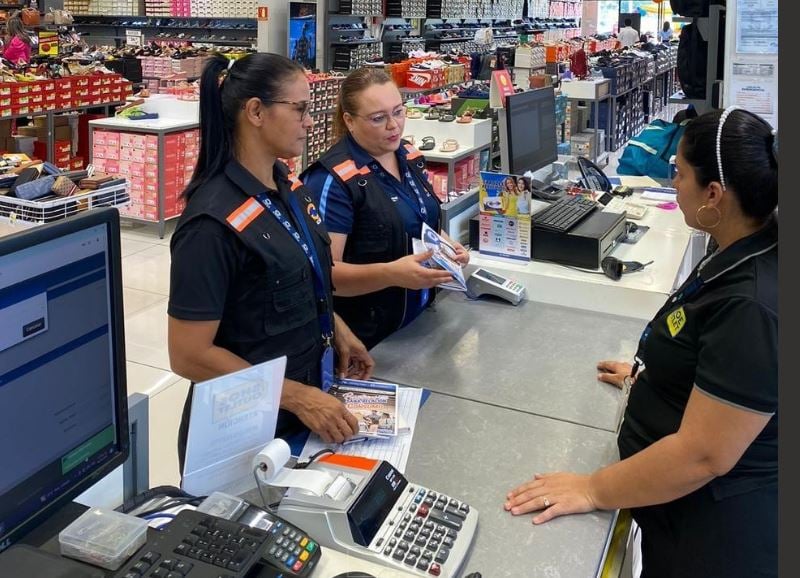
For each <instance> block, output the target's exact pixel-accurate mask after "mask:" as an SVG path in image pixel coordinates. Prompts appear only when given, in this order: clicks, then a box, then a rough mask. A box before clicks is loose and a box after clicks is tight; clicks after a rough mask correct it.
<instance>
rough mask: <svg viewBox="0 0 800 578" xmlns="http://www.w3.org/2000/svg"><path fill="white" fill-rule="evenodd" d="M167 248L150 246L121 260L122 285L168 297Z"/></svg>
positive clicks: (168, 257) (168, 262)
mask: <svg viewBox="0 0 800 578" xmlns="http://www.w3.org/2000/svg"><path fill="white" fill-rule="evenodd" d="M169 264H170V255H169V247H167V246H166V245H152V246H150V247H148V248H147V249H144V250H142V251H139V252H138V253H134V254H133V255H129V256H128V257H124V258H123V259H122V285H123V287H127V288H129V289H139V290H140V291H149V292H151V293H158V294H160V295H164V296H165V297H166V296H168V295H169Z"/></svg>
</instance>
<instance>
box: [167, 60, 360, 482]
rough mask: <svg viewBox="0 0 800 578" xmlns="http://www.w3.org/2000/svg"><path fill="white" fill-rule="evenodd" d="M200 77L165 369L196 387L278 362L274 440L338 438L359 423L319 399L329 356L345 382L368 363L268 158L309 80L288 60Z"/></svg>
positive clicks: (294, 127) (291, 185)
mask: <svg viewBox="0 0 800 578" xmlns="http://www.w3.org/2000/svg"><path fill="white" fill-rule="evenodd" d="M200 82H201V84H200V154H199V156H198V159H197V165H196V167H195V172H194V175H193V176H192V180H191V182H190V183H189V185H188V186H187V188H186V190H185V192H184V195H185V196H186V198H187V206H186V210H185V211H184V213H183V215H181V218H180V220H179V222H178V226H177V227H176V229H175V233H174V235H173V236H172V240H171V243H170V251H171V254H172V265H171V276H170V277H171V278H170V281H171V283H170V297H169V308H168V315H169V323H168V334H169V335H168V340H169V356H170V364H171V366H172V369H173V371H174V372H175V373H177V374H178V375H181V376H183V377H185V378H186V379H189V380H191V381H192V382H197V381H204V380H207V379H211V378H214V377H218V376H220V375H224V374H227V373H231V372H234V371H237V370H240V369H243V368H245V367H248V366H250V365H254V364H258V363H262V362H264V361H267V360H270V359H275V358H277V357H281V356H284V355H285V356H286V357H287V366H286V374H285V379H284V382H283V389H282V394H281V403H280V407H281V411H280V415H279V419H278V426H277V430H276V434H275V435H276V436H277V437H283V438H287V437H291V436H292V435H293V434H295V433H300V432H302V431H306V430H311V431H313V432H315V433H317V434H319V435H320V436H321V437H322V438H323V439H324V440H325V441H326V442H342V441H344V440H345V439H347V438H349V437H350V436H352V435H354V434H355V433H357V432H358V423H357V421H356V419H355V417H353V416H352V415H351V414H350V413H349V412H348V411H347V410H346V408H345V407H344V405H343V404H342V403H340V402H339V401H338V400H336V399H335V398H334V397H333V396H331V395H329V394H328V393H325V391H327V387H329V386H330V383H331V381H332V377H333V373H334V367H333V365H334V353H335V354H336V355H337V356H338V361H337V362H336V363H337V368H336V369H337V370H338V373H340V374H344V375H348V376H352V377H357V378H366V377H369V375H370V374H371V371H372V366H373V362H372V359H371V358H370V356H369V354H368V353H367V351H366V348H365V347H364V345H363V344H362V343H361V342H360V341H358V340H357V339H356V338H355V337H354V336H353V334H352V333H351V332H350V330H349V329H348V328H347V326H346V325H345V324H344V323H343V322H342V321H341V319H339V318H338V317H337V316H335V315H334V314H333V308H332V303H333V301H332V297H331V272H330V269H331V263H332V261H331V256H330V238H329V237H328V234H327V232H326V231H325V227H324V225H323V224H322V221H321V219H320V218H319V216H318V214H317V209H316V206H315V205H314V203H313V202H312V199H311V196H310V194H309V192H308V191H306V190H305V188H304V187H303V185H302V183H301V182H300V181H299V180H297V179H296V178H295V177H294V176H293V175H291V174H290V173H289V170H288V168H287V166H286V165H285V164H284V163H283V162H282V161H280V160H279V159H281V158H292V157H295V156H298V155H300V154H301V153H302V152H303V146H304V143H305V140H306V136H307V133H308V130H309V129H310V128H311V126H312V120H311V117H310V116H309V114H308V112H309V111H308V108H309V102H310V91H309V86H308V81H307V80H306V77H305V74H304V72H303V69H302V68H301V67H300V66H298V65H297V64H296V63H294V62H292V61H291V60H289V59H287V58H285V57H283V56H278V55H275V54H265V53H257V54H250V55H248V56H245V57H244V58H241V59H240V60H228V59H226V58H224V57H222V56H215V57H212V58H211V59H210V60H209V61H208V63H207V64H206V66H205V69H204V71H203V75H202V77H201V81H200ZM191 398H192V391H191V390H190V392H189V396H188V398H187V400H186V404H185V407H184V413H183V418H182V420H181V427H180V431H179V441H178V452H179V458H180V462H181V468H183V462H184V457H185V448H186V437H187V433H188V427H189V410H190V407H191ZM267 441H269V440H264V442H265V443H266V442H267Z"/></svg>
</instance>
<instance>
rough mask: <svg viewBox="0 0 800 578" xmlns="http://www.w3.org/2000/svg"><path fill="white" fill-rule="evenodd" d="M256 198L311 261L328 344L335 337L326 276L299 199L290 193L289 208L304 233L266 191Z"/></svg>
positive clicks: (320, 315)
mask: <svg viewBox="0 0 800 578" xmlns="http://www.w3.org/2000/svg"><path fill="white" fill-rule="evenodd" d="M256 198H257V199H258V200H259V202H261V204H262V205H264V206H265V207H266V208H267V211H269V212H270V213H272V216H273V217H275V218H276V219H277V220H278V222H279V223H280V224H281V225H283V227H284V228H285V229H286V230H287V231H288V232H289V235H290V236H291V237H292V239H294V240H295V242H296V243H297V244H298V245H299V246H300V248H301V249H302V250H303V253H305V255H306V258H307V259H308V261H309V263H311V268H312V269H313V270H314V295H315V296H316V300H317V314H318V316H319V324H320V327H321V329H322V338H323V340H324V341H325V342H326V345H327V344H329V342H330V340H331V338H332V337H333V324H332V323H331V314H330V312H329V311H328V294H327V292H326V291H325V276H324V275H323V273H322V263H321V262H320V260H319V257H318V256H317V248H316V247H315V245H314V238H313V237H312V236H311V231H309V229H308V224H307V223H306V220H305V217H304V216H303V212H302V211H301V209H300V205H298V203H297V199H296V198H295V197H294V195H292V194H291V193H290V194H289V209H290V210H291V211H292V214H293V215H294V218H295V220H296V221H297V222H298V223H299V224H300V228H301V229H302V231H303V234H302V235H301V234H300V233H299V232H298V231H297V229H296V228H295V226H294V225H292V222H291V221H290V220H289V219H288V218H287V217H286V215H284V214H283V213H282V212H281V210H280V209H279V208H278V207H276V206H275V203H273V202H272V200H271V199H270V198H269V197H268V196H267V194H266V193H261V194H260V195H258V196H257V197H256Z"/></svg>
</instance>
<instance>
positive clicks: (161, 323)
mask: <svg viewBox="0 0 800 578" xmlns="http://www.w3.org/2000/svg"><path fill="white" fill-rule="evenodd" d="M174 224H175V222H174V221H173V222H172V223H170V224H169V226H168V228H167V235H166V236H165V237H164V238H163V239H159V237H158V229H157V227H156V226H155V225H142V224H131V223H130V222H127V221H124V220H123V223H122V229H121V237H122V285H123V299H124V303H125V353H126V357H127V360H128V366H127V369H128V392H129V393H133V392H140V393H144V394H147V395H148V396H150V485H151V486H158V485H162V484H169V485H178V483H179V481H180V475H179V472H178V461H177V453H176V449H175V447H176V446H175V444H176V439H177V432H178V423H179V422H180V414H181V410H182V408H183V401H184V399H185V397H186V392H187V390H188V387H189V382H188V381H186V380H185V379H182V378H180V377H178V376H177V375H175V374H174V373H172V372H171V371H170V369H169V355H168V353H167V298H168V296H169V236H170V234H171V232H172V230H173V229H174Z"/></svg>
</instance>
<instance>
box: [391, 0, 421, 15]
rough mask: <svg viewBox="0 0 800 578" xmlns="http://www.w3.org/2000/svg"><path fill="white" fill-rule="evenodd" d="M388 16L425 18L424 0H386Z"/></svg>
mask: <svg viewBox="0 0 800 578" xmlns="http://www.w3.org/2000/svg"><path fill="white" fill-rule="evenodd" d="M386 16H387V17H389V18H425V0H386Z"/></svg>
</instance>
